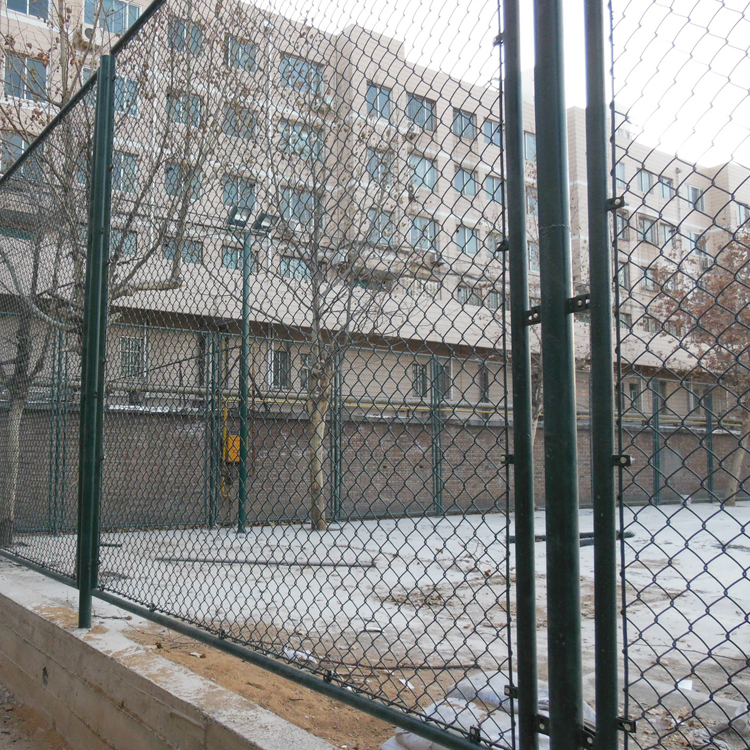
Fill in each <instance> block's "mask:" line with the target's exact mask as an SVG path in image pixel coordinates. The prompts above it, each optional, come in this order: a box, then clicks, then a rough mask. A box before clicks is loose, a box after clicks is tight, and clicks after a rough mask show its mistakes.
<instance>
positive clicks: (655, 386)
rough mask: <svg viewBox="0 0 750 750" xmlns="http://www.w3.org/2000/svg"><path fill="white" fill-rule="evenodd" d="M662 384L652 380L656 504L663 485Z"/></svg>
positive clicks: (652, 449)
mask: <svg viewBox="0 0 750 750" xmlns="http://www.w3.org/2000/svg"><path fill="white" fill-rule="evenodd" d="M660 385H661V384H660V383H659V381H658V380H656V379H654V380H652V381H651V439H652V446H651V452H652V455H653V458H652V460H653V462H654V491H653V495H652V498H651V502H652V503H653V504H654V505H659V501H660V498H659V492H660V487H661V476H660V474H661V455H660V446H659V412H660V411H661V393H660V392H659V386H660Z"/></svg>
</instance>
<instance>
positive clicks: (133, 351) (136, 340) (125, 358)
mask: <svg viewBox="0 0 750 750" xmlns="http://www.w3.org/2000/svg"><path fill="white" fill-rule="evenodd" d="M145 364H146V363H145V361H144V358H143V339H142V338H140V337H137V336H121V337H120V377H121V378H124V379H126V380H140V379H141V378H142V377H143V376H144V375H145V370H146V367H145Z"/></svg>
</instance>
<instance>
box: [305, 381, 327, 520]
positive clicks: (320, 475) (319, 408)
mask: <svg viewBox="0 0 750 750" xmlns="http://www.w3.org/2000/svg"><path fill="white" fill-rule="evenodd" d="M310 377H311V379H313V378H314V376H313V375H311V376H310ZM321 380H322V378H321V377H320V376H318V377H317V378H315V381H317V382H313V383H312V386H313V387H312V390H311V395H310V398H309V399H308V401H307V411H308V414H309V415H310V421H309V422H308V431H309V438H310V456H309V460H310V515H311V518H312V528H313V530H315V531H325V530H326V529H327V528H328V524H327V522H326V500H325V497H324V496H323V486H324V484H325V476H324V472H323V462H324V454H325V437H326V432H327V428H328V423H327V422H326V414H327V412H328V396H327V395H326V394H327V391H328V389H327V387H325V385H324V384H323V383H321V382H320V381H321ZM321 392H322V395H320V394H321Z"/></svg>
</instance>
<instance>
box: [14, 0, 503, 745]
mask: <svg viewBox="0 0 750 750" xmlns="http://www.w3.org/2000/svg"><path fill="white" fill-rule="evenodd" d="M136 8H137V6H136V5H134V4H131V3H119V4H118V5H117V7H116V8H115V9H114V10H112V9H109V6H106V5H105V6H103V7H100V6H98V5H97V4H94V3H86V4H85V7H84V8H83V16H82V19H83V20H82V21H81V20H80V19H79V20H77V21H76V23H75V24H73V26H75V28H73V27H71V35H72V36H71V38H73V39H75V40H77V41H76V42H75V44H76V45H77V47H76V50H77V51H76V52H75V53H74V56H76V61H77V65H78V67H79V70H80V78H81V79H83V78H85V77H86V76H88V75H89V72H88V70H89V69H88V67H86V68H85V70H84V67H83V66H84V60H85V61H86V62H85V65H86V66H91V67H95V65H96V59H97V56H98V53H99V52H101V51H102V50H104V49H106V48H107V46H108V45H109V44H111V43H112V42H113V41H115V40H116V39H117V38H118V37H117V34H118V33H119V32H121V31H123V30H124V29H125V28H126V27H127V26H128V25H129V24H130V23H132V22H133V21H134V19H135V16H137V15H138V11H137V10H136ZM90 10H91V13H90V12H89V11H90ZM414 13H416V16H414V15H413V14H414ZM74 16H75V13H74ZM76 24H77V26H76ZM497 25H498V22H497V8H496V7H495V6H494V5H492V4H486V5H484V6H475V7H472V8H471V10H470V11H469V10H468V8H467V10H466V15H465V16H463V17H457V16H454V17H453V18H452V19H451V21H450V23H449V22H448V21H447V20H446V19H444V18H443V17H442V11H441V9H440V8H429V7H428V6H427V5H422V6H419V8H418V9H415V8H414V7H413V6H408V7H407V5H406V4H402V5H399V4H396V5H394V6H392V7H387V8H386V7H383V8H382V9H381V11H380V12H375V11H368V10H366V9H358V8H357V6H354V5H353V4H352V5H348V6H343V5H342V6H339V7H334V6H330V7H328V6H327V7H326V8H325V10H318V9H313V10H310V9H308V8H307V6H305V8H303V7H302V6H299V7H298V6H296V5H294V4H285V5H284V6H283V7H281V6H279V7H278V8H276V7H273V4H267V5H264V6H253V5H246V4H239V3H238V4H234V3H231V4H211V3H206V2H202V1H200V0H195V1H194V2H193V1H191V0H169V1H168V2H166V3H164V4H163V5H161V6H160V7H159V8H158V10H156V12H155V13H153V15H152V16H151V17H150V18H149V19H148V22H147V23H145V24H144V25H143V26H142V27H141V28H140V29H139V30H138V33H137V34H135V35H133V36H132V37H131V38H129V39H128V40H126V43H124V44H122V45H120V48H119V49H118V50H117V53H116V65H117V79H116V85H115V101H114V108H115V134H114V155H113V163H112V212H111V239H110V247H109V257H110V264H109V304H110V310H109V319H108V340H107V347H108V352H107V363H106V379H105V382H106V408H105V418H104V430H105V435H104V449H105V455H106V458H105V462H104V468H103V493H102V503H101V519H100V523H101V531H102V534H101V548H100V554H99V560H98V585H99V588H100V589H102V590H105V591H108V592H113V593H116V594H118V595H120V596H122V597H125V598H127V599H129V600H131V601H133V602H137V603H140V604H143V605H145V606H146V607H148V608H150V609H151V610H152V611H156V612H161V613H166V614H169V615H173V616H175V617H178V618H181V619H182V620H185V621H187V622H190V623H193V624H195V625H197V626H199V627H200V628H203V629H205V630H207V631H209V632H210V633H213V634H216V635H219V636H221V637H222V638H226V639H230V640H232V641H234V642H236V643H239V644H242V645H244V646H248V647H250V648H252V649H254V650H256V651H260V652H262V653H264V654H268V655H271V656H273V657H274V658H276V659H279V660H282V661H286V662H289V663H291V664H293V665H295V666H297V667H300V668H303V669H307V670H311V671H313V672H315V673H317V674H319V675H321V676H325V677H326V679H327V680H328V681H331V682H333V683H335V684H337V685H340V686H345V687H347V688H350V689H352V690H354V691H357V692H359V693H361V694H364V695H367V696H369V697H370V698H372V699H373V700H377V701H380V702H382V703H384V704H387V705H390V706H395V707H398V708H400V709H403V710H404V711H407V712H412V713H419V714H421V715H424V714H425V713H427V714H430V715H431V721H432V722H433V723H436V724H438V725H440V726H443V727H449V726H450V727H452V728H453V729H455V730H457V731H458V732H459V733H461V734H463V735H464V736H469V734H470V733H471V731H472V726H473V724H475V723H476V715H473V714H472V716H471V721H469V720H468V719H466V718H465V717H463V718H462V716H461V713H462V712H461V711H459V712H458V713H459V715H458V716H457V717H456V716H454V717H452V718H446V717H447V716H448V715H447V714H445V713H440V711H436V710H434V708H430V704H431V702H433V701H441V700H442V699H443V698H444V696H445V694H446V693H447V692H448V691H449V690H450V688H451V687H452V686H453V685H454V684H455V683H457V682H458V681H460V680H461V679H462V678H464V677H466V676H467V674H469V673H470V672H472V673H473V671H475V670H476V669H477V668H481V669H483V670H486V671H488V672H495V671H498V670H500V671H502V672H503V673H504V674H505V675H510V672H511V663H510V645H511V644H510V636H509V622H510V614H511V608H510V598H509V596H510V595H509V591H510V589H509V581H510V556H509V553H508V544H507V536H508V506H509V492H508V485H507V468H506V466H505V464H504V462H503V457H504V456H505V455H506V454H507V453H508V434H507V425H508V401H507V378H506V368H505V357H504V352H505V350H506V342H505V327H504V325H503V320H504V310H505V290H506V281H505V263H504V258H503V251H504V245H503V239H504V218H503V210H502V206H503V189H504V188H503V168H502V151H501V146H502V141H501V127H500V122H501V115H500V103H499V102H500V92H499V88H498V85H499V84H498V80H499V77H498V76H499V73H498V70H499V62H498V60H499V56H498V53H497V49H496V48H495V47H494V45H493V38H494V35H495V34H496V33H497ZM79 56H80V57H79ZM24 70H25V71H26V73H24V75H22V76H21V84H20V85H21V86H27V87H28V86H29V85H30V84H31V83H32V78H33V76H32V75H31V73H32V72H33V71H31V68H30V67H29V66H28V65H27V66H26V68H25V69H24ZM55 75H58V73H55ZM49 76H50V79H52V72H51V71H50V73H49ZM6 80H7V78H6ZM11 93H13V92H11ZM7 95H8V89H7V85H6V100H8V101H9V99H8V96H7ZM14 100H15V102H16V103H17V104H19V107H18V109H19V111H21V110H23V111H21V115H22V116H25V113H26V109H28V107H26V105H27V104H28V101H27V100H26V99H24V93H23V91H19V92H15V99H14ZM93 104H94V96H93V95H92V94H90V95H88V96H87V97H86V98H85V99H83V100H81V101H79V102H78V103H77V104H76V105H75V106H74V107H73V108H72V109H71V110H70V111H68V112H67V114H66V115H65V116H64V118H62V119H61V120H60V122H59V123H58V125H57V127H56V128H55V130H54V131H53V132H52V133H51V134H50V135H49V136H48V137H47V138H46V140H45V141H44V143H43V144H41V145H40V147H39V148H37V150H36V152H35V155H34V156H33V157H32V159H28V160H27V161H26V163H25V166H24V167H22V168H21V169H20V170H17V171H16V173H15V175H14V176H13V178H12V179H9V180H6V181H5V182H4V183H3V184H2V186H1V188H0V189H1V190H2V194H3V198H2V205H3V206H4V207H6V206H9V205H11V204H13V203H14V202H16V203H17V202H19V201H20V202H23V201H25V202H26V203H24V205H23V206H20V205H19V208H18V209H16V210H15V212H12V211H11V210H9V209H6V208H4V209H3V224H4V228H3V233H2V237H1V238H0V247H2V250H0V252H2V259H3V269H2V271H0V278H2V281H0V283H2V285H3V288H2V293H3V297H2V300H3V301H2V305H3V306H2V310H3V312H4V313H6V312H7V315H6V314H4V316H3V318H2V319H1V321H0V324H1V325H2V328H0V331H2V347H3V350H2V351H3V357H2V359H3V368H4V369H3V371H2V379H3V386H4V388H5V391H4V392H3V393H4V394H5V395H4V396H3V399H4V403H3V407H4V408H3V411H2V417H1V418H2V419H3V420H5V421H6V424H10V423H11V421H12V419H13V414H14V413H15V412H14V409H17V410H18V411H19V413H22V417H21V431H20V434H21V435H23V436H24V439H23V440H22V443H21V445H20V447H18V448H16V447H14V444H13V442H12V441H11V442H7V441H6V443H5V446H6V447H5V448H4V450H5V453H4V462H6V464H7V465H10V464H15V465H17V466H18V467H19V469H20V470H19V479H18V483H17V485H16V486H15V488H14V489H12V491H9V490H8V489H7V488H6V491H5V495H4V497H5V499H6V504H7V503H8V500H9V501H10V507H14V509H15V532H14V533H13V534H12V535H11V536H8V537H7V538H5V539H4V540H3V541H2V542H0V544H2V545H3V546H6V547H7V548H8V549H9V550H10V551H11V552H13V553H15V554H16V555H21V556H25V557H28V558H29V559H32V560H35V561H37V562H40V563H41V564H43V565H44V566H47V567H51V568H55V569H59V570H63V571H65V572H66V573H68V574H69V575H73V566H74V562H75V541H76V535H75V534H74V533H71V532H74V531H75V524H76V516H75V510H76V503H75V493H76V490H77V481H76V475H77V463H76V458H77V457H76V456H74V455H73V451H74V449H75V447H76V446H77V431H78V421H77V417H78V411H77V409H78V392H79V387H80V386H79V383H80V357H79V353H80V348H81V333H80V332H81V325H80V318H81V298H80V293H81V291H82V276H81V274H82V273H83V269H84V266H85V251H84V248H85V246H86V243H85V236H86V211H87V205H88V194H89V184H88V183H89V179H90V178H89V175H90V165H89V160H90V154H91V136H92V132H91V123H92V121H93V112H94V109H93ZM11 115H12V112H10V111H9V112H8V117H7V120H6V121H7V122H11ZM21 119H23V118H21ZM13 122H17V121H13ZM30 128H31V131H33V126H31V125H30ZM32 134H33V133H32ZM27 140H30V138H29V139H27ZM39 188H41V192H39ZM35 191H36V192H35ZM38 196H43V198H41V199H40V198H39V197H38ZM11 214H12V216H16V215H17V216H18V217H19V218H18V223H17V224H13V219H12V216H11ZM37 266H41V267H42V268H43V274H42V276H40V277H39V278H38V279H37V280H36V281H32V278H36V277H34V274H35V273H36V270H35V269H36V268H37ZM19 275H20V276H21V278H20V279H19V280H18V281H16V280H15V279H16V277H17V276H19ZM34 283H35V284H36V286H33V287H30V285H33V284H34ZM29 288H32V291H31V292H29V291H27V290H28V289H29ZM33 295H35V296H33ZM243 302H244V309H243ZM24 326H30V327H31V329H30V330H31V331H32V333H33V335H34V337H35V339H34V340H35V342H36V343H35V345H34V347H33V348H32V349H30V350H29V351H30V352H31V356H32V360H31V362H30V364H28V365H24V364H19V361H20V358H21V352H22V350H24V351H25V349H24V346H25V344H24V339H23V336H24V335H31V334H24V333H22V331H23V330H25V329H24ZM243 326H245V328H243ZM243 331H244V332H245V333H246V335H244V336H243ZM243 343H244V344H245V345H246V346H245V347H243ZM14 363H15V364H14ZM13 367H16V370H15V371H14V370H13V369H12V368H13ZM9 368H10V369H9ZM24 368H25V369H24ZM16 371H17V372H20V378H19V376H17V375H15V374H14V372H16ZM16 381H18V382H20V383H21V386H20V390H19V389H18V388H17V386H16V385H15V383H16ZM243 383H244V384H246V387H247V393H246V394H245V393H243ZM14 389H15V390H14ZM37 393H39V394H41V395H40V396H39V397H37V396H36V395H35V394H37ZM8 401H10V407H9V408H5V407H6V404H7V402H8ZM243 410H246V412H247V418H246V420H244V419H243V413H244V412H243ZM243 423H244V425H246V428H247V435H246V436H244V437H243V435H244V433H243V432H242V430H243ZM243 443H244V445H243ZM48 444H49V449H48V451H49V457H48V458H47V453H42V451H41V450H40V449H38V448H37V447H36V446H38V445H39V446H41V445H43V446H44V449H45V451H46V450H47V445H48ZM32 446H34V447H32ZM243 450H247V463H246V467H247V479H246V480H245V479H244V478H243V476H242V470H241V463H242V459H243V458H244V454H243ZM32 460H33V465H32ZM40 467H44V471H40V470H39V469H40ZM47 468H48V469H49V471H48V472H47ZM24 469H26V471H24ZM48 474H49V481H47V480H48ZM11 531H12V529H11V530H9V531H8V533H9V534H11ZM238 531H240V532H241V533H238ZM501 700H503V701H505V702H506V704H507V699H506V698H505V697H504V696H501ZM467 711H468V709H467ZM469 713H471V712H470V711H469ZM506 716H507V714H506ZM511 724H512V719H511V718H510V717H508V718H507V722H506V723H502V722H501V724H495V723H492V722H489V723H486V724H483V725H482V728H481V739H482V740H483V741H484V742H486V743H499V744H502V745H503V746H511V745H512V744H513V741H514V740H513V732H512V728H511Z"/></svg>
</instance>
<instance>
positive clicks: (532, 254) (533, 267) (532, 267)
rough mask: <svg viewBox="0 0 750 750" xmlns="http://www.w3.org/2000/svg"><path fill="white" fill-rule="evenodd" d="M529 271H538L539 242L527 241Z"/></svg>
mask: <svg viewBox="0 0 750 750" xmlns="http://www.w3.org/2000/svg"><path fill="white" fill-rule="evenodd" d="M528 248H529V271H531V273H539V244H538V243H537V242H529V243H528Z"/></svg>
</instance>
